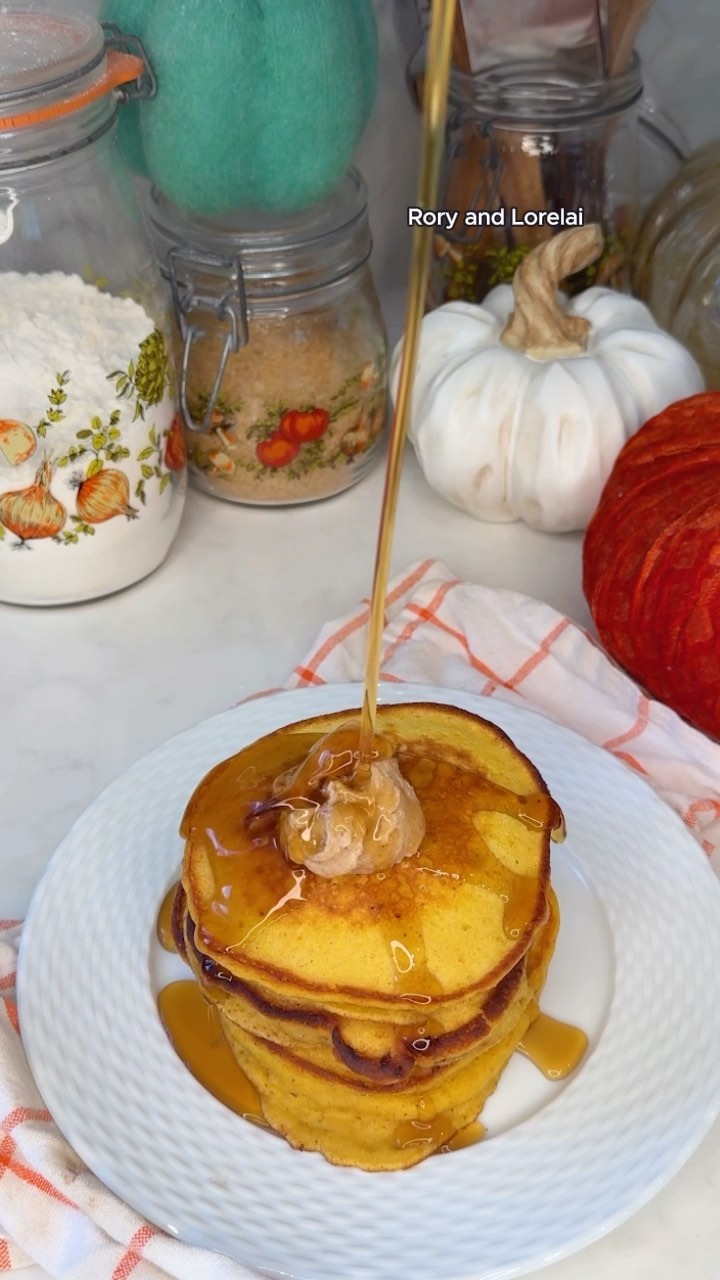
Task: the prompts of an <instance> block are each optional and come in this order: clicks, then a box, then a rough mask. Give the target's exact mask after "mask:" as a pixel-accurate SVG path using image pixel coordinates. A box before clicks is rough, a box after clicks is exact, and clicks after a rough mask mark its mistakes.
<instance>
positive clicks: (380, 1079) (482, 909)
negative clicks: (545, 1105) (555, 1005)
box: [175, 704, 562, 1170]
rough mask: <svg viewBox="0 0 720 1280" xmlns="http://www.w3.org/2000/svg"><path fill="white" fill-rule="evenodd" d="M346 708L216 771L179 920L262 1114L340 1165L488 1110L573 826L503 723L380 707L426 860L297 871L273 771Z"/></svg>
mask: <svg viewBox="0 0 720 1280" xmlns="http://www.w3.org/2000/svg"><path fill="white" fill-rule="evenodd" d="M352 714H353V713H351V712H350V713H340V714H337V715H332V716H325V717H318V718H315V719H313V720H310V721H303V722H301V723H299V724H295V725H291V726H289V727H288V728H285V729H281V730H278V731H277V732H276V733H274V734H270V735H268V736H267V737H266V738H263V739H261V740H260V741H258V742H256V743H253V744H252V745H251V746H250V747H247V748H245V749H244V750H243V751H240V752H239V753H238V754H237V755H235V756H233V757H231V758H230V759H229V760H226V761H224V762H223V763H222V764H220V765H218V766H217V768H215V769H214V770H213V771H212V772H211V773H210V774H209V775H208V776H207V777H206V778H205V779H204V780H203V782H202V783H201V784H200V786H199V787H198V788H197V790H196V791H195V793H194V795H193V796H192V798H191V800H190V802H189V804H188V806H187V809H186V813H185V817H184V820H183V825H182V834H183V835H184V837H185V841H186V845H185V858H184V864H183V875H182V883H181V886H180V889H179V891H178V896H177V899H176V904H175V930H176V937H177V940H178V944H179V948H180V950H181V951H182V953H183V954H184V955H185V957H186V959H187V961H188V963H189V964H190V966H191V968H192V970H193V972H194V974H195V976H196V978H197V980H198V982H199V983H200V984H201V987H202V990H203V992H204V994H205V996H206V998H207V1000H208V1001H210V1002H211V1003H212V1004H213V1005H214V1006H215V1007H216V1009H217V1011H218V1013H219V1015H220V1020H221V1024H222V1027H223V1031H224V1034H225V1036H226V1038H227V1041H228V1043H229V1045H230V1047H231V1049H232V1051H233V1053H234V1055H235V1057H236V1059H237V1061H238V1063H239V1064H240V1066H241V1067H242V1069H243V1070H244V1072H245V1073H246V1074H247V1076H248V1077H249V1078H250V1080H251V1081H252V1083H253V1084H254V1085H255V1086H256V1088H257V1089H258V1091H259V1093H260V1097H261V1100H262V1107H263V1112H264V1115H265V1118H266V1120H267V1123H268V1124H269V1125H270V1126H271V1127H272V1128H273V1129H275V1130H276V1131H277V1132H278V1133H280V1134H282V1135H284V1137H285V1138H287V1140H288V1141H289V1142H290V1143H291V1144H292V1145H293V1146H294V1147H298V1148H300V1149H303V1150H314V1151H321V1152H322V1153H323V1154H324V1155H325V1156H326V1157H327V1158H328V1159H329V1160H331V1161H333V1162H334V1163H336V1164H344V1165H353V1166H356V1167H359V1168H362V1169H367V1170H379V1169H399V1168H404V1167H407V1166H409V1165H412V1164H415V1163H417V1162H418V1161H419V1160H421V1159H423V1158H424V1157H425V1156H427V1155H430V1154H432V1152H433V1151H435V1150H437V1149H438V1148H441V1147H443V1146H445V1145H446V1144H447V1143H448V1142H449V1141H450V1140H451V1139H452V1138H453V1136H454V1135H455V1134H457V1133H458V1132H459V1131H461V1130H462V1129H463V1128H464V1127H465V1126H467V1125H469V1124H470V1123H471V1122H472V1121H474V1120H475V1119H476V1117H477V1116H478V1115H479V1113H480V1111H481V1110H482V1106H483V1104H484V1102H485V1100H486V1098H487V1097H488V1096H489V1094H490V1093H491V1092H492V1090H493V1089H494V1088H495V1085H496V1084H497V1081H498V1079H499V1077H500V1074H501V1072H502V1070H503V1068H504V1066H505V1064H506V1063H507V1061H508V1058H509V1057H510V1055H511V1054H512V1053H513V1051H514V1050H515V1049H516V1048H517V1046H518V1044H519V1043H520V1041H521V1040H522V1037H523V1035H524V1034H525V1032H526V1030H527V1028H528V1026H529V1025H530V1023H531V1022H532V1021H533V1020H534V1018H535V1017H536V1016H537V1014H538V1004H537V1000H538V995H539V992H540V991H541V989H542V986H543V983H544V981H545V976H546V973H547V968H548V965H549V962H550V959H551V957H552V953H553V948H554V944H555V938H556V934H557V928H558V915H557V904H556V901H555V897H554V894H553V892H552V889H551V886H550V876H549V871H550V838H551V834H552V833H553V831H554V830H557V829H558V828H559V827H560V824H561V821H562V819H561V815H560V812H559V810H558V808H557V806H556V805H555V804H554V802H553V801H552V799H551V797H550V795H549V793H548V791H547V788H546V786H545V784H544V782H543V780H542V778H541V777H540V775H539V774H538V773H537V771H536V770H535V769H534V767H533V766H532V764H531V763H530V762H529V761H528V760H527V759H526V758H525V757H524V756H523V755H522V754H521V753H520V752H519V751H518V750H517V748H516V747H515V746H514V745H513V744H512V742H511V741H510V739H509V738H508V737H507V736H506V735H505V734H504V733H502V732H501V731H500V730H499V729H497V728H496V727H495V726H494V725H491V724H489V723H487V722H486V721H484V720H481V719H480V718H478V717H476V716H472V715H470V714H469V713H466V712H464V711H460V710H458V709H456V708H452V707H442V706H436V705H433V704H408V705H404V706H397V707H382V708H380V711H379V722H378V728H379V732H380V733H381V734H382V737H383V739H384V740H385V742H390V743H391V744H392V747H393V749H394V750H395V752H396V754H397V759H398V761H399V764H400V768H401V771H402V773H403V774H404V776H405V777H406V778H407V779H408V781H409V782H410V783H411V784H412V785H413V787H414V788H415V790H416V793H417V795H418V797H419V799H420V802H421V805H422V808H423V812H424V815H425V821H426V828H427V829H426V834H425V838H424V840H423V842H422V845H421V847H420V850H419V852H418V853H417V854H415V855H414V856H413V857H409V858H405V859H404V860H403V861H401V862H399V863H398V864H397V865H396V866H394V867H392V868H391V869H389V870H388V871H385V872H380V873H373V874H370V875H344V876H338V877H335V878H329V879H327V878H322V877H320V876H317V875H314V874H313V873H312V872H310V871H308V870H307V868H304V867H299V866H293V865H292V864H291V863H289V862H288V861H287V860H286V859H285V857H284V855H283V854H282V852H281V851H280V850H279V848H278V847H277V845H276V843H275V841H274V838H273V831H272V826H271V824H268V822H267V820H266V819H267V816H268V815H265V817H264V818H261V819H260V821H259V822H258V821H257V818H256V815H257V814H258V812H260V810H261V806H262V802H263V801H264V800H267V799H268V797H270V796H271V794H272V787H273V781H274V779H275V778H277V776H278V774H279V773H282V772H283V771H285V770H287V769H288V768H290V767H292V766H294V765H297V764H299V763H300V761H301V760H302V759H303V758H304V757H305V756H307V754H308V752H309V750H310V749H311V747H312V746H313V744H315V743H316V742H317V740H318V739H319V738H321V737H322V736H323V735H326V734H328V733H331V732H332V731H333V730H334V729H336V728H337V727H338V726H340V725H342V724H343V722H346V721H347V720H348V717H349V716H350V715H352ZM258 802H260V805H259V804H258Z"/></svg>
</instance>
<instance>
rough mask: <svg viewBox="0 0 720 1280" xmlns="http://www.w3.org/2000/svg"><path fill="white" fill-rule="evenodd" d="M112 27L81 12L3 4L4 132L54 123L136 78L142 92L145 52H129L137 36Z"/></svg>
mask: <svg viewBox="0 0 720 1280" xmlns="http://www.w3.org/2000/svg"><path fill="white" fill-rule="evenodd" d="M112 32H113V33H114V34H112V35H109V33H108V30H106V29H104V28H103V27H102V26H101V25H100V24H99V23H98V22H96V21H95V20H94V19H93V18H88V17H84V16H82V15H78V14H76V15H74V16H73V15H69V14H54V13H50V12H48V11H47V10H35V9H22V10H21V9H8V8H5V7H3V8H2V9H0V49H1V50H2V54H1V55H0V133H11V134H16V133H17V132H18V131H22V130H24V129H29V128H31V127H32V126H44V125H48V124H50V125H52V124H53V122H55V121H58V120H63V119H64V118H65V117H67V116H72V115H75V114H78V113H81V112H82V111H83V109H84V108H86V107H88V106H89V105H91V104H93V103H95V102H97V101H99V100H101V99H103V98H109V97H110V95H111V94H112V93H113V91H114V90H117V89H120V88H121V86H127V85H129V84H130V82H131V81H136V82H137V85H136V94H137V93H139V92H140V89H139V86H140V83H141V81H142V79H143V76H144V74H145V72H146V70H147V68H146V62H145V59H144V52H143V56H138V55H137V54H136V53H135V52H127V49H126V47H125V46H126V45H129V46H132V45H133V42H135V43H137V41H135V38H134V37H128V38H123V37H122V33H120V31H119V29H116V28H112ZM117 37H120V39H119V40H118V38H117ZM123 41H124V43H123ZM115 46H116V47H115ZM145 92H146V94H147V96H149V95H150V89H149V88H147V89H146V91H145Z"/></svg>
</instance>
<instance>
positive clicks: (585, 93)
mask: <svg viewBox="0 0 720 1280" xmlns="http://www.w3.org/2000/svg"><path fill="white" fill-rule="evenodd" d="M642 92H643V81H642V64H641V61H640V57H639V55H638V54H637V52H634V53H633V55H632V58H631V60H630V63H629V65H628V67H627V69H626V70H625V71H623V72H621V73H620V74H619V75H616V76H611V77H609V78H607V79H598V78H597V76H596V75H594V74H587V75H586V74H583V72H582V71H581V70H580V69H579V68H578V66H577V64H576V63H570V62H568V61H563V60H562V59H557V60H553V61H552V62H551V61H549V60H548V59H540V58H534V59H523V58H517V59H512V60H508V61H502V62H497V63H495V64H493V65H491V66H488V67H485V68H483V69H482V70H480V71H476V72H474V73H472V74H467V73H464V72H460V71H453V73H452V76H451V81H450V95H449V96H450V104H451V107H452V108H454V109H455V110H456V111H459V112H463V111H466V112H467V113H468V114H471V115H473V116H479V117H482V118H487V119H488V120H490V121H492V123H493V124H501V125H503V126H505V127H507V128H513V127H516V128H522V127H529V126H532V125H542V126H545V127H551V126H553V125H555V126H556V127H560V128H572V127H573V126H574V125H578V124H580V123H587V122H588V121H590V120H596V119H602V118H603V117H606V116H615V115H621V114H622V113H623V112H624V111H627V110H628V109H629V108H630V107H632V106H633V105H634V104H635V103H636V102H637V101H638V100H639V99H640V98H641V97H642Z"/></svg>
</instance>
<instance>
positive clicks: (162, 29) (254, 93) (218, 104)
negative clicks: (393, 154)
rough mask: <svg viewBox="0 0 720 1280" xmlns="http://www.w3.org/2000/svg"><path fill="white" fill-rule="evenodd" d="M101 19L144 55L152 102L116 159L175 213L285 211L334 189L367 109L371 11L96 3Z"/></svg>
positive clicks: (339, 0)
mask: <svg viewBox="0 0 720 1280" xmlns="http://www.w3.org/2000/svg"><path fill="white" fill-rule="evenodd" d="M104 16H105V17H108V18H110V19H111V20H112V21H116V22H118V25H124V26H125V27H126V29H127V26H128V25H132V26H134V29H135V31H136V33H137V34H138V35H140V36H141V38H142V39H143V40H144V42H145V44H146V47H147V50H148V53H149V56H150V60H151V62H152V64H153V68H154V70H155V74H156V76H157V79H158V94H157V97H156V98H155V99H154V100H153V101H151V102H144V103H141V104H140V107H139V111H138V119H139V125H140V138H141V142H142V151H141V158H140V159H139V158H138V152H137V138H135V139H134V144H135V145H134V146H133V147H132V148H130V154H129V156H128V158H129V159H130V160H131V163H133V164H134V166H135V167H136V168H137V167H138V165H139V164H141V165H142V164H143V163H144V166H145V168H146V170H147V173H148V174H149V176H150V177H151V178H152V180H153V181H154V182H155V183H156V185H157V186H158V187H159V188H160V189H161V190H162V191H163V192H164V193H165V194H166V195H167V196H169V198H170V199H171V200H173V201H174V202H175V203H176V204H179V205H181V206H182V207H184V208H187V209H191V210H192V211H193V212H196V213H201V214H202V213H207V214H212V213H224V212H229V211H231V210H233V209H236V208H239V207H242V206H248V205H250V206H255V207H257V208H262V209H267V210H272V211H273V212H294V211H296V210H298V209H301V208H305V207H306V206H308V205H310V204H313V203H314V202H315V201H317V200H320V199H322V198H324V197H325V196H326V195H328V194H329V192H330V191H331V190H332V189H333V187H335V186H336V184H337V183H338V182H339V180H340V178H341V177H342V175H343V174H344V172H345V170H346V169H347V168H348V166H349V164H350V162H351V160H352V155H353V152H354V150H355V147H356V146H357V143H358V142H359V140H360V137H361V134H362V132H363V129H364V127H365V125H366V123H367V121H368V118H369V115H370V112H371V110H372V106H373V102H374V99H375V91H376V86H377V33H376V28H375V18H374V14H373V8H372V0H263V2H262V3H259V2H258V0H212V4H208V2H207V0H144V3H143V0H106V2H105V8H104ZM130 20H132V21H131V22H130ZM126 143H127V139H126ZM127 150H128V147H127V145H126V151H127Z"/></svg>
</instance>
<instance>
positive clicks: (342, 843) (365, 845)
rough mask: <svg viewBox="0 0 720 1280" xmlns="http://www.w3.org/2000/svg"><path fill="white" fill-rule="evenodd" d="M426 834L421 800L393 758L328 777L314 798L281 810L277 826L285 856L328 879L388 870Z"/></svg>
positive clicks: (414, 850)
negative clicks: (356, 771)
mask: <svg viewBox="0 0 720 1280" xmlns="http://www.w3.org/2000/svg"><path fill="white" fill-rule="evenodd" d="M424 835H425V817H424V815H423V811H422V808H421V806H420V801H419V800H418V798H417V796H416V794H415V792H414V790H413V788H412V787H411V785H410V783H409V782H407V781H406V779H405V778H404V777H403V775H402V773H401V772H400V768H399V766H398V762H397V760H396V759H395V758H394V757H390V758H386V759H380V760H373V761H372V763H371V764H370V766H369V768H368V769H366V770H365V771H364V773H363V774H362V775H356V776H355V777H350V778H331V779H328V780H327V781H325V782H324V783H323V785H322V788H321V798H320V799H319V800H318V801H317V803H313V804H311V803H308V804H307V805H299V806H297V807H295V806H293V807H292V808H287V809H285V810H283V812H282V814H281V817H280V821H279V825H278V838H279V842H280V846H281V848H282V850H283V852H284V853H285V856H286V857H287V858H289V859H290V861H291V862H295V863H301V864H303V865H304V866H306V867H307V868H308V869H309V870H310V871H313V872H314V873H315V875H318V876H326V877H328V878H329V877H331V876H348V875H368V874H370V873H372V872H376V871H386V870H387V869H388V868H389V867H392V866H394V865H395V863H396V862H400V861H401V860H402V859H403V858H408V857H411V856H412V854H414V853H417V851H418V849H419V848H420V845H421V843H422V839H423V836H424Z"/></svg>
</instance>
